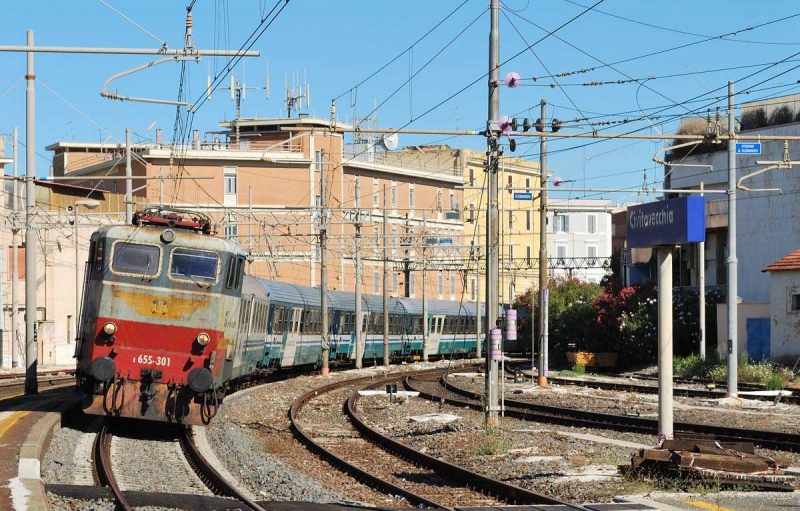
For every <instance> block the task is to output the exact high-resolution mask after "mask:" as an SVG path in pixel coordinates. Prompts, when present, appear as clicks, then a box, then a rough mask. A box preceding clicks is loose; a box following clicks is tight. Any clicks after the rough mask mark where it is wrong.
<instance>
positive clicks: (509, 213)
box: [508, 210, 514, 229]
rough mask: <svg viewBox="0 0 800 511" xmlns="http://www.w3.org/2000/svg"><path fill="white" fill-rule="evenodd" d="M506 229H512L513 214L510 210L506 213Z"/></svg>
mask: <svg viewBox="0 0 800 511" xmlns="http://www.w3.org/2000/svg"><path fill="white" fill-rule="evenodd" d="M508 228H509V229H513V228H514V212H513V211H511V210H509V211H508Z"/></svg>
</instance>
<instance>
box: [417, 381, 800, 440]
mask: <svg viewBox="0 0 800 511" xmlns="http://www.w3.org/2000/svg"><path fill="white" fill-rule="evenodd" d="M403 382H404V386H405V387H406V388H407V389H408V390H413V391H416V392H420V396H421V397H425V398H427V399H430V400H433V401H441V400H444V401H445V402H448V403H450V404H453V405H456V406H466V407H470V408H472V409H477V410H482V409H483V404H482V398H483V395H482V394H480V393H477V392H474V391H472V390H469V389H464V388H460V387H458V386H455V385H453V383H452V382H450V381H448V380H447V379H446V378H444V377H440V378H438V379H437V380H436V381H435V382H432V379H431V377H430V376H423V375H413V376H409V377H407V378H405V379H404V380H403ZM505 413H506V415H509V416H512V417H516V418H520V419H524V420H534V421H538V422H549V423H554V424H561V425H565V426H574V427H588V428H598V429H610V430H614V431H628V432H633V433H641V434H646V435H653V436H655V435H656V434H657V433H658V420H657V419H649V418H645V417H631V416H627V415H613V414H605V413H597V412H589V411H582V410H575V409H571V408H560V407H554V406H546V405H539V404H535V403H530V402H526V401H523V400H516V399H508V398H506V399H505ZM674 430H675V432H676V433H681V432H683V433H695V434H706V435H709V434H710V435H714V436H715V437H716V438H718V439H719V440H723V441H726V442H753V443H754V444H756V445H758V446H760V447H763V448H766V449H775V450H779V451H787V452H797V451H798V449H800V435H798V434H790V433H780V432H775V431H760V430H750V429H743V428H730V427H720V426H711V425H706V424H693V423H688V422H676V423H674Z"/></svg>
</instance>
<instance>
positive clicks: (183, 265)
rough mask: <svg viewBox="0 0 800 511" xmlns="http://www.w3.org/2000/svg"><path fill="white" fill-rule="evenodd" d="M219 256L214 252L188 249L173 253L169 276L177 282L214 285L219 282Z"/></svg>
mask: <svg viewBox="0 0 800 511" xmlns="http://www.w3.org/2000/svg"><path fill="white" fill-rule="evenodd" d="M217 266H219V256H217V254H215V253H214V252H203V251H200V250H190V249H186V248H176V249H175V250H173V251H172V259H171V261H170V266H169V275H170V277H171V278H173V279H176V280H189V281H192V282H198V281H199V282H204V283H213V282H214V281H216V280H217Z"/></svg>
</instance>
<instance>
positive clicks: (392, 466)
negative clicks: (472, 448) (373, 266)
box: [290, 370, 585, 509]
mask: <svg viewBox="0 0 800 511" xmlns="http://www.w3.org/2000/svg"><path fill="white" fill-rule="evenodd" d="M443 372H444V371H443V370H434V371H430V372H428V373H429V374H435V375H441V374H442V373H443ZM401 380H402V375H401V374H394V375H388V376H387V377H385V378H384V379H382V380H379V381H375V380H374V379H372V378H371V377H366V378H360V379H357V380H349V381H343V382H338V383H334V384H332V385H329V386H326V387H323V388H320V389H315V390H312V391H310V392H308V393H306V394H304V395H303V396H301V397H299V398H297V399H296V400H295V402H294V403H293V404H292V407H291V410H290V420H291V427H292V430H293V432H294V433H295V435H296V436H297V437H298V438H299V439H300V440H301V441H302V442H304V443H305V444H306V445H307V446H309V448H311V449H312V450H314V451H315V452H317V453H318V454H320V455H321V456H323V457H324V458H326V459H327V460H328V461H329V462H330V463H332V464H334V465H335V466H337V467H338V468H339V469H341V470H343V471H346V472H348V473H350V474H351V475H353V476H355V477H356V478H358V479H360V480H362V481H365V482H367V483H368V484H370V485H372V486H373V487H376V488H378V489H380V490H381V491H386V492H390V493H391V494H392V495H396V496H402V498H404V499H405V500H406V501H407V502H408V503H410V504H412V505H414V506H420V505H422V506H428V507H437V508H444V509H453V508H455V507H464V506H481V507H495V506H501V505H509V504H526V505H536V504H550V505H561V506H565V507H564V509H585V508H583V507H581V506H578V505H575V504H569V503H566V502H563V501H560V500H557V499H554V498H552V497H548V496H545V495H542V494H539V493H535V492H532V491H529V490H526V489H523V488H520V487H517V486H514V485H510V484H507V483H504V482H502V481H497V480H494V479H491V478H488V477H486V476H482V475H480V474H477V473H475V472H472V471H469V470H466V469H463V468H461V467H458V466H456V465H453V464H450V463H446V462H444V461H442V460H439V459H437V458H434V457H431V456H428V455H426V454H424V453H420V452H418V451H416V450H415V449H412V448H409V447H407V446H406V445H404V444H402V443H399V442H397V441H395V440H392V439H390V438H388V437H386V436H385V435H383V434H382V433H380V432H378V431H377V430H375V429H373V428H371V427H370V426H368V425H367V424H366V423H365V422H364V421H362V420H361V419H360V417H359V414H358V408H359V403H360V397H359V393H358V391H359V390H364V389H382V388H385V385H386V384H391V383H397V382H400V381H401ZM365 384H366V387H364V385H365Z"/></svg>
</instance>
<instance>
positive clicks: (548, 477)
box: [209, 374, 800, 506]
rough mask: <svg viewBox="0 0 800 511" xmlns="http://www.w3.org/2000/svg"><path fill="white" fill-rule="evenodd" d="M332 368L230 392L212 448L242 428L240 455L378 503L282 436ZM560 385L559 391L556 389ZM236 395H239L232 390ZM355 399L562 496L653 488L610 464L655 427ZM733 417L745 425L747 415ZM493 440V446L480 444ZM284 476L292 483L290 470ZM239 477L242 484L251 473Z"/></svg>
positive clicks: (595, 496) (486, 466)
mask: <svg viewBox="0 0 800 511" xmlns="http://www.w3.org/2000/svg"><path fill="white" fill-rule="evenodd" d="M342 377H344V376H343V375H339V374H337V375H335V376H331V377H330V378H321V377H305V378H298V379H296V380H292V381H289V382H281V383H279V384H273V385H268V386H264V387H260V388H256V389H253V390H252V391H250V392H249V393H248V394H247V398H246V399H241V400H237V401H235V403H236V405H235V406H231V402H234V401H231V402H226V405H227V406H226V407H223V409H224V410H225V411H224V412H222V413H221V415H223V416H224V417H223V420H217V422H216V423H215V424H213V425H212V426H211V427H210V428H209V429H210V431H215V430H216V433H215V434H214V435H213V436H214V438H215V440H213V441H212V442H213V443H215V444H218V445H216V446H215V450H217V451H218V452H227V450H230V449H234V448H236V445H237V444H238V445H244V444H243V441H244V439H243V438H242V436H244V437H245V438H247V440H246V441H247V444H246V445H248V446H249V448H248V449H247V451H248V454H249V455H252V452H253V451H251V450H250V448H253V447H257V446H260V447H261V449H262V454H260V455H257V459H259V460H264V459H268V458H269V459H270V460H269V462H268V463H269V464H270V465H271V464H272V463H282V464H283V465H284V466H285V467H286V468H288V469H291V470H295V471H299V472H302V473H303V474H305V475H306V477H308V478H309V479H310V480H313V481H316V483H315V484H316V485H318V486H319V487H322V488H325V489H327V491H336V493H337V494H339V495H338V498H342V495H343V496H344V499H345V500H350V501H356V502H361V503H365V504H371V505H376V506H387V505H388V503H387V500H386V498H387V496H385V495H380V494H377V495H376V493H375V492H372V491H368V490H365V489H364V487H363V485H360V484H359V483H357V482H351V481H347V480H346V478H343V476H342V475H341V474H338V473H337V471H336V470H335V469H332V468H331V467H328V466H327V465H326V464H325V463H323V462H320V461H319V459H318V458H316V456H314V455H312V454H310V453H308V452H307V451H305V449H303V448H302V447H298V444H297V443H296V442H295V441H294V440H293V438H292V437H291V432H289V431H288V423H289V422H288V417H287V411H288V408H289V406H290V404H291V401H292V400H293V399H294V398H295V397H297V396H299V395H300V394H301V393H303V392H304V391H306V390H310V389H312V388H315V387H319V386H322V385H325V384H328V383H330V382H332V381H335V380H336V379H339V378H342ZM475 385H476V386H480V385H483V383H482V380H480V381H476V382H475ZM513 390H514V389H513V387H512V385H511V384H508V385H506V391H507V392H513ZM576 391H579V394H577V395H574V394H573V393H574V392H576ZM595 392H596V393H595ZM546 393H547V394H548V397H547V398H546V399H549V403H550V404H554V405H555V404H557V405H559V406H563V405H564V403H565V402H569V403H570V406H575V407H577V408H582V407H583V408H585V409H599V410H608V409H610V408H616V409H617V412H616V413H620V410H622V409H624V408H626V407H627V406H628V405H627V404H625V403H624V402H623V403H620V402H619V401H618V400H616V399H615V400H613V401H612V400H611V399H598V398H604V397H614V396H603V395H602V394H603V391H592V390H588V389H576V388H574V387H567V388H565V389H564V392H563V393H560V392H558V391H557V390H555V388H554V387H553V388H551V389H549V390H547V391H546ZM567 395H568V396H569V399H565V397H566V396H567ZM244 397H245V396H244V395H243V396H242V398H244ZM514 397H515V398H517V397H519V396H517V395H515V396H514ZM652 397H653V396H647V395H642V396H639V395H635V396H634V397H628V398H626V399H628V400H631V399H632V400H634V401H637V402H639V401H640V402H641V404H640V410H641V413H643V414H646V413H649V410H650V409H651V406H655V408H653V410H656V411H657V402H656V403H655V404H653V403H651V402H650V401H649V400H650V399H651V398H652ZM676 401H677V400H676ZM360 406H361V413H362V414H363V415H364V417H365V418H366V419H367V420H368V421H369V422H370V423H371V424H372V425H373V427H377V428H379V429H383V430H384V431H385V432H386V433H387V434H389V435H391V436H392V437H394V438H396V439H398V440H400V441H403V442H405V443H407V444H409V445H412V446H414V447H416V448H418V449H420V450H423V451H424V452H427V453H428V454H432V455H434V456H437V457H440V458H442V459H444V460H446V461H449V462H451V463H455V464H458V465H461V466H465V467H467V468H470V469H472V470H475V471H478V472H481V473H485V474H487V475H489V476H491V477H496V478H499V479H502V480H506V481H508V482H511V483H513V484H517V485H519V486H523V487H526V488H530V489H532V490H534V491H537V492H540V493H544V494H548V495H552V496H555V497H557V498H560V499H563V500H569V501H573V502H611V500H612V498H613V497H614V496H616V495H629V494H631V495H632V494H646V493H649V492H651V491H653V490H655V489H658V488H659V484H658V482H657V481H648V480H629V479H625V478H622V477H620V476H619V475H618V474H617V469H618V465H627V464H629V463H630V457H631V454H633V453H634V452H635V451H636V450H637V449H638V448H639V447H652V446H654V445H655V443H656V438H655V436H648V435H637V434H633V433H618V432H613V431H607V430H587V429H574V428H565V427H560V426H554V425H547V424H539V423H535V422H528V421H519V420H516V419H512V418H502V419H501V421H500V426H499V428H497V429H496V430H494V431H491V432H488V433H487V431H486V428H485V418H484V416H483V414H482V413H478V412H473V411H470V410H465V409H454V408H452V407H448V406H444V407H442V408H440V405H439V404H438V403H430V402H427V401H425V400H422V399H415V398H412V399H410V400H409V401H408V402H403V401H401V402H399V403H397V404H393V405H389V404H388V400H387V399H386V397H385V396H379V397H370V398H366V397H365V398H362V401H361V405H360ZM678 408H680V405H677V406H676V413H677V409H678ZM440 410H441V411H443V412H446V413H451V414H453V415H456V416H458V419H457V420H456V421H453V422H451V423H449V424H440V423H428V422H414V421H412V420H411V419H410V418H411V417H416V416H423V415H426V414H435V413H438V412H439V411H440ZM711 412H715V413H718V414H725V415H723V416H722V417H723V418H721V419H720V421H721V422H723V423H725V424H730V423H731V421H730V416H739V415H740V411H739V410H732V411H719V410H716V411H715V410H713V409H712V410H711ZM696 413H698V414H700V415H699V417H698V419H697V420H699V419H700V418H703V417H707V416H708V413H709V412H708V411H706V410H697V411H696ZM783 413H785V414H786V415H787V416H791V410H789V411H786V410H784V411H783ZM217 419H220V417H217ZM676 420H678V419H676ZM681 420H690V419H688V418H687V419H681ZM741 420H742V421H743V422H744V423H749V424H751V426H752V417H750V418H748V417H745V418H743V419H741ZM226 423H227V424H226ZM234 426H235V427H234ZM220 432H224V433H225V434H231V432H233V433H232V434H234V435H236V436H235V437H232V439H230V440H227V441H226V440H224V439H223V438H222V437H221V436H220V434H219V433H220ZM493 449H494V450H497V452H498V453H499V454H496V455H488V454H484V452H491V451H492V450H493ZM760 452H761V453H762V454H767V455H773V456H775V457H777V458H778V459H779V460H781V461H786V462H787V463H789V464H790V465H793V466H797V465H800V457H798V455H795V454H789V453H774V452H771V451H767V450H762V451H760ZM264 454H267V456H265V455H264ZM237 458H239V456H233V457H229V458H226V460H225V461H226V463H228V464H231V463H232V462H231V461H230V460H231V459H237ZM253 465H254V463H253V462H251V463H249V464H247V465H241V466H239V467H238V468H237V467H236V466H235V464H234V466H232V467H229V469H231V471H232V472H233V473H234V474H239V473H241V472H243V471H244V470H245V468H246V467H252V466H253ZM269 471H270V470H269V469H267V470H262V471H261V474H262V475H260V476H259V478H258V479H263V478H266V477H268V476H269V474H268V472H269ZM331 476H333V484H331ZM291 478H292V484H293V485H294V482H295V481H294V479H295V477H294V476H291ZM249 484H250V485H251V487H252V483H249ZM282 485H283V483H280V484H279V485H275V484H273V487H274V488H276V489H277V488H280V487H282ZM256 490H258V488H256ZM280 494H281V495H286V492H285V491H284V490H281V493H280ZM323 501H324V500H323ZM329 502H333V500H329Z"/></svg>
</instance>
